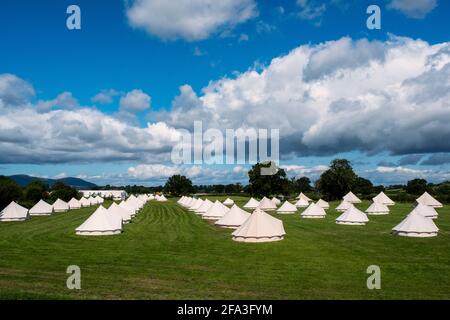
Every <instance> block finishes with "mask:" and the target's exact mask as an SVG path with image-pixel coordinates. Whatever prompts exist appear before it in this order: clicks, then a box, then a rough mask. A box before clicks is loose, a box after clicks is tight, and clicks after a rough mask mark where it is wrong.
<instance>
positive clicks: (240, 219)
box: [215, 205, 250, 229]
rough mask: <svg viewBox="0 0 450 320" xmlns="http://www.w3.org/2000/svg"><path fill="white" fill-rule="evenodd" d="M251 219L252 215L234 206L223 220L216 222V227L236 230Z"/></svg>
mask: <svg viewBox="0 0 450 320" xmlns="http://www.w3.org/2000/svg"><path fill="white" fill-rule="evenodd" d="M249 217H250V213H248V212H247V211H245V210H242V209H241V208H239V207H238V206H237V205H233V206H232V207H231V209H230V210H229V211H228V212H227V213H226V214H225V215H224V216H223V217H222V218H220V219H219V220H217V221H216V223H215V225H216V226H219V227H223V228H232V229H236V228H238V227H239V226H240V225H242V224H243V223H244V222H245V221H246V220H247V219H248V218H249Z"/></svg>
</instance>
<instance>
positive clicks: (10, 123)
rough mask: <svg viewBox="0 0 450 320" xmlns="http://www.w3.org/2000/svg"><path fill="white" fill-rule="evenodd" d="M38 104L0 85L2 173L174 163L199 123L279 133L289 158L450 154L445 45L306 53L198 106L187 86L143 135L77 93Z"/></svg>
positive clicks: (227, 81) (205, 96) (212, 87)
mask: <svg viewBox="0 0 450 320" xmlns="http://www.w3.org/2000/svg"><path fill="white" fill-rule="evenodd" d="M139 96H142V97H143V95H139ZM34 97H35V91H34V89H33V86H32V85H31V84H29V83H28V82H27V81H24V80H22V79H20V78H18V77H17V76H14V75H10V74H4V75H0V149H1V150H2V153H1V155H0V162H1V163H57V162H58V163H64V162H83V161H85V162H88V161H95V160H98V161H120V160H133V161H139V162H141V163H155V162H159V161H164V160H166V161H167V160H169V159H170V151H171V148H172V146H173V145H174V144H175V143H177V142H178V139H179V137H180V131H179V129H181V128H187V129H191V128H192V126H193V123H194V121H195V120H202V121H203V126H204V129H206V128H217V129H220V130H225V129H227V128H229V129H234V130H237V129H247V128H262V129H270V128H275V129H279V130H280V137H281V144H280V152H281V156H282V158H283V156H285V157H287V158H289V157H292V156H309V155H332V154H335V153H338V152H348V151H355V150H356V151H360V152H363V153H366V154H369V155H371V154H377V153H381V152H388V153H390V154H393V155H408V154H427V153H428V154H432V153H442V154H446V153H449V152H450V126H449V125H448V123H450V44H449V43H439V44H434V45H430V44H428V43H426V42H424V41H421V40H413V39H410V38H400V37H394V36H392V37H391V38H390V39H389V40H387V41H385V42H380V41H368V40H366V39H361V40H352V39H350V38H341V39H338V40H335V41H328V42H325V43H321V44H317V45H302V46H299V47H298V48H295V49H294V50H292V51H291V52H289V53H288V54H286V55H284V56H280V57H277V58H275V59H273V60H272V61H271V62H270V64H268V65H267V66H265V67H264V68H262V69H258V70H256V69H249V70H248V71H246V72H243V73H241V74H238V75H237V76H235V77H234V78H222V79H220V80H217V81H211V82H210V83H209V84H208V85H207V86H206V87H204V88H203V89H202V93H201V94H200V95H199V94H197V93H196V92H194V90H193V89H192V88H191V87H190V86H189V85H184V86H182V87H181V88H180V94H179V95H178V96H177V97H175V98H174V100H173V103H172V107H171V109H170V110H167V111H165V112H157V111H153V112H152V114H151V116H152V117H156V120H157V122H156V123H150V124H148V125H147V126H146V127H143V128H142V127H139V126H138V125H133V124H129V123H127V122H125V121H124V120H123V119H120V118H118V117H115V116H114V115H107V114H104V113H102V112H101V111H99V110H97V109H96V108H94V107H86V106H81V105H78V103H75V102H74V100H73V99H75V98H73V97H72V95H71V94H70V92H66V93H64V94H63V95H62V96H58V97H57V98H56V99H53V100H50V101H49V102H45V101H39V102H38V103H37V105H36V104H35V103H33V102H32V101H33V99H34ZM62 98H65V99H62ZM69 98H70V99H69ZM61 101H66V102H67V101H69V102H73V103H61ZM148 101H149V100H148ZM56 102H58V103H56ZM56 104H57V105H58V108H57V109H55V108H54V107H53V106H54V105H56ZM39 105H40V106H48V108H38V106H39ZM139 105H140V104H139ZM432 160H433V162H436V159H432ZM437 160H440V161H438V162H442V160H443V159H437ZM444 160H445V159H444ZM417 161H419V159H418V160H417ZM444 162H445V161H444ZM405 163H406V162H405Z"/></svg>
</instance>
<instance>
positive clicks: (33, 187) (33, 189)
mask: <svg viewBox="0 0 450 320" xmlns="http://www.w3.org/2000/svg"><path fill="white" fill-rule="evenodd" d="M47 191H48V187H47V186H46V185H45V184H44V183H43V182H42V181H40V180H36V181H33V182H31V183H30V184H29V185H27V186H26V187H25V189H24V191H23V193H24V200H25V201H29V202H31V203H37V202H38V201H39V200H41V199H46V198H47V197H48V192H47Z"/></svg>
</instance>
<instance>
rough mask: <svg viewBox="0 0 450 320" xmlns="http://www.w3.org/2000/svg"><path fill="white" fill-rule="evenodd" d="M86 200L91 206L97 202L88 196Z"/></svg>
mask: <svg viewBox="0 0 450 320" xmlns="http://www.w3.org/2000/svg"><path fill="white" fill-rule="evenodd" d="M88 200H89V203H90V205H91V206H95V205H96V204H97V200H95V199H94V198H93V197H89V198H88Z"/></svg>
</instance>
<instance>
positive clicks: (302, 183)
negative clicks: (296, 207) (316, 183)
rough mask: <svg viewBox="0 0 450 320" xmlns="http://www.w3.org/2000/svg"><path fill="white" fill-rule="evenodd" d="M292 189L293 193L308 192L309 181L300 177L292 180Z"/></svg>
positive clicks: (309, 189) (309, 188)
mask: <svg viewBox="0 0 450 320" xmlns="http://www.w3.org/2000/svg"><path fill="white" fill-rule="evenodd" d="M292 188H293V191H295V193H299V192H310V191H311V190H312V187H311V180H310V179H309V178H308V177H301V178H299V179H295V178H293V179H292Z"/></svg>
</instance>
